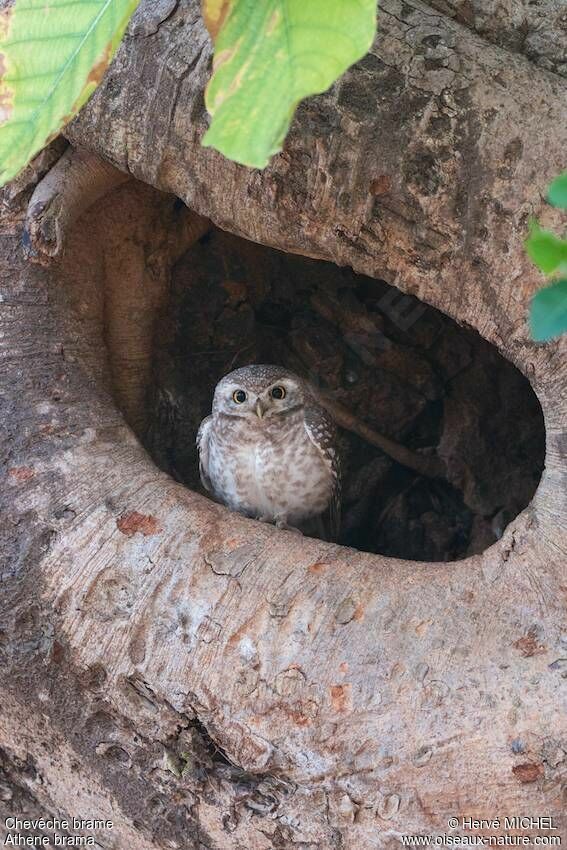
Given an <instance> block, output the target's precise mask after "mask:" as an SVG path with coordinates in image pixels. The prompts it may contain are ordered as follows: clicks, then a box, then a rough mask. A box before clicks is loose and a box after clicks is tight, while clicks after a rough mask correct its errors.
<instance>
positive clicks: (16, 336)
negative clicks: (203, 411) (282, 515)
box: [0, 0, 567, 850]
mask: <svg viewBox="0 0 567 850" xmlns="http://www.w3.org/2000/svg"><path fill="white" fill-rule="evenodd" d="M485 5H486V4H484V3H482V2H480V0H479V3H478V4H477V7H475V6H474V5H473V4H472V3H465V4H461V5H460V6H459V4H454V3H449V2H447V3H442V2H437V0H436V2H435V3H433V2H431V4H430V6H435V7H436V10H437V9H441V11H433V10H432V8H429V7H427V6H425V5H424V4H421V3H418V2H416V1H415V0H406V2H396V0H384V2H383V3H382V4H381V9H380V27H379V34H378V37H377V40H376V44H375V46H374V48H373V50H372V53H371V54H369V55H368V56H367V57H366V58H365V59H364V60H362V62H360V63H359V64H358V65H357V66H356V67H355V68H354V69H352V70H351V71H349V72H348V73H347V75H346V76H345V77H344V78H343V79H342V80H341V81H340V82H339V83H337V85H336V86H334V87H333V89H332V90H331V91H330V92H329V93H327V94H325V95H323V96H321V97H318V98H314V99H312V100H309V101H307V102H306V103H305V104H304V105H302V106H301V108H300V110H299V112H298V117H297V120H296V121H295V122H294V125H293V128H292V133H291V135H290V137H289V139H288V141H287V142H286V145H285V149H284V152H283V153H282V154H281V155H279V156H278V157H276V158H275V159H274V161H273V162H272V164H271V165H270V167H269V168H268V169H266V170H265V171H264V172H257V171H250V170H247V169H245V168H242V167H239V166H237V165H234V164H232V163H230V162H227V161H226V160H224V159H223V158H222V157H221V156H220V155H219V154H217V153H216V152H214V151H211V150H208V149H202V148H201V147H200V146H199V142H200V139H201V137H202V134H203V131H204V128H205V125H206V118H205V113H204V107H203V87H204V84H205V81H206V78H207V74H208V71H209V65H210V62H209V60H210V48H209V44H208V40H207V38H206V35H205V32H204V30H203V27H202V24H201V21H200V18H199V10H198V3H197V2H195V1H194V0H180V2H178V3H175V2H171V3H151V2H149V0H148V2H144V0H143V2H142V4H141V6H140V8H139V10H138V12H137V14H136V17H135V19H134V21H133V23H132V25H131V27H130V30H129V34H128V36H127V38H126V40H125V43H124V44H123V45H122V47H121V49H120V52H119V54H118V56H117V59H116V61H115V62H114V64H113V66H112V68H111V69H110V71H109V73H108V74H107V76H106V78H105V81H104V83H103V84H102V86H101V88H100V89H99V91H98V92H97V93H96V95H95V96H94V98H93V100H92V101H91V103H90V104H89V105H88V106H87V108H86V109H84V110H83V112H82V113H81V115H80V116H79V118H78V119H77V120H76V121H75V122H74V123H73V125H72V126H71V127H70V128H69V130H68V134H67V135H68V138H69V139H70V140H71V142H72V144H73V145H75V146H82V147H83V148H88V149H90V150H91V151H93V152H95V153H96V154H97V155H98V156H100V157H101V158H102V159H104V160H106V161H107V162H110V163H112V164H113V165H114V166H116V167H117V168H118V169H119V170H121V171H123V172H124V173H128V174H130V175H132V176H134V177H135V178H137V180H138V181H140V182H135V181H132V180H131V181H129V182H128V183H126V184H125V185H120V186H118V183H119V182H120V181H119V180H118V179H115V178H116V174H114V175H111V177H112V179H110V180H109V185H110V184H112V183H114V185H115V188H114V189H112V191H111V192H110V193H109V194H107V195H106V196H105V197H103V198H102V199H99V200H97V201H96V203H95V204H94V206H92V207H91V208H90V209H89V210H88V211H87V212H85V213H84V214H82V217H81V218H80V219H79V220H76V219H74V217H73V216H72V215H70V214H67V213H65V215H62V216H61V214H60V213H59V212H57V211H56V212H55V213H53V216H54V217H55V219H56V220H57V221H63V222H64V228H65V232H64V234H63V235H62V236H61V234H59V237H61V239H60V241H57V240H56V242H57V244H56V246H55V248H54V249H53V250H47V249H46V245H51V246H52V247H53V245H54V244H55V243H54V242H53V241H51V242H50V241H49V239H48V238H47V236H46V234H49V233H51V232H52V231H50V230H49V227H47V224H46V220H47V218H48V216H49V215H50V213H49V210H50V209H51V210H54V209H56V210H59V209H63V210H67V211H68V210H69V203H71V202H70V201H69V198H68V197H67V195H69V193H70V190H69V186H68V185H59V184H58V183H57V181H56V180H52V182H51V185H49V186H48V187H47V191H46V192H45V191H44V190H43V189H41V188H40V189H39V190H36V194H35V195H34V197H35V198H36V200H37V198H38V197H41V198H42V201H41V204H39V205H38V203H37V202H36V203H35V206H34V204H33V203H32V205H31V206H30V209H29V212H26V204H27V201H28V200H29V196H30V190H31V187H32V185H31V184H32V183H34V182H36V181H37V179H38V178H39V177H41V176H42V173H41V172H42V171H44V170H45V169H46V168H47V167H48V166H49V165H50V164H51V160H50V159H49V156H50V154H49V152H48V153H47V154H45V155H44V159H43V160H41V158H40V161H39V163H36V165H35V168H31V169H29V170H28V172H27V173H26V175H24V176H23V177H22V178H20V179H19V181H16V182H15V183H14V184H12V186H11V187H8V189H7V191H6V192H5V204H4V208H3V211H2V231H1V236H0V264H1V268H2V276H1V284H0V286H1V290H0V292H1V296H0V301H1V310H0V319H1V323H2V332H1V334H0V354H1V357H2V364H3V365H2V371H1V376H0V386H1V390H2V394H1V398H2V417H1V422H2V456H3V463H4V467H3V472H2V474H3V486H2V493H1V496H0V499H1V504H2V514H1V520H0V533H1V544H2V549H1V551H2V558H3V567H2V573H1V576H2V582H1V584H0V600H1V610H2V616H1V621H0V657H1V661H2V663H1V665H0V667H1V676H2V687H3V692H2V696H3V698H2V705H1V709H0V759H1V761H0V770H1V774H0V792H1V793H0V800H2V801H3V802H2V803H1V804H0V805H1V810H2V813H3V819H2V820H4V817H8V816H11V815H18V816H19V815H21V814H22V812H29V813H30V814H35V815H37V814H38V813H44V814H45V813H58V814H59V815H62V816H68V817H71V816H76V817H79V818H99V819H109V820H111V821H112V823H113V826H112V828H106V829H104V828H103V829H98V830H94V829H91V828H90V826H88V825H87V826H86V827H85V828H83V829H81V828H77V829H75V830H74V831H75V833H76V834H83V835H88V834H91V835H96V839H97V841H98V843H99V845H100V846H101V847H105V848H106V847H108V848H129V847H133V848H140V850H145V848H148V850H149V848H161V847H180V848H219V849H220V848H222V850H225V848H235V850H236V848H241V847H246V848H254V850H256V848H258V850H263V848H291V847H294V846H300V847H304V848H333V847H335V848H352V850H354V848H372V847H385V846H387V845H389V844H390V843H392V846H393V845H394V843H399V842H400V841H401V836H402V835H405V834H413V833H421V834H428V835H438V834H442V833H447V832H448V833H449V834H451V835H456V834H462V835H472V834H475V830H474V829H472V828H467V827H466V825H463V823H462V820H461V819H462V818H464V817H474V818H487V819H490V820H491V821H492V820H493V819H494V818H496V817H497V818H499V819H500V824H499V825H497V826H496V825H493V826H491V827H488V828H486V829H485V830H484V834H488V835H503V834H504V833H506V832H514V829H509V828H506V826H505V823H504V818H505V817H512V816H515V815H518V816H520V815H524V816H525V815H532V816H553V817H554V818H555V826H556V827H557V828H558V831H557V832H554V833H550V832H546V833H544V834H546V835H560V834H562V833H561V831H560V830H561V828H563V829H564V828H565V821H564V820H562V818H564V814H563V813H564V811H565V800H564V797H562V794H563V793H564V782H565V769H566V765H567V756H566V753H567V723H566V721H565V713H564V711H562V704H561V688H562V686H563V689H564V684H565V675H566V672H565V671H566V664H567V661H566V660H565V659H566V656H567V644H566V642H567V637H566V635H567V625H566V623H565V616H564V611H565V593H566V587H565V585H566V580H565V564H566V561H567V533H566V531H565V521H564V518H565V511H566V508H567V498H566V492H567V487H566V480H567V479H566V469H567V460H566V446H567V443H566V437H565V434H566V424H567V394H566V383H567V367H566V363H565V350H566V342H565V340H566V338H565V337H563V338H562V339H561V340H559V341H556V342H553V343H550V344H548V345H544V346H542V345H535V344H534V343H533V342H531V341H530V339H529V333H528V328H527V324H526V313H527V306H528V303H529V299H530V297H531V295H532V294H533V293H534V292H535V291H536V289H537V288H538V286H540V285H541V280H540V277H539V275H538V273H537V272H536V271H535V270H534V269H533V268H532V267H531V265H530V263H529V261H528V260H527V259H526V257H525V254H524V251H523V240H524V238H525V234H526V228H527V222H528V218H529V216H530V215H536V216H538V217H540V219H541V220H542V221H543V222H544V223H546V224H556V223H557V222H558V221H559V217H558V215H557V214H556V213H555V212H553V211H552V210H551V209H550V208H547V207H546V206H545V204H544V202H543V195H544V192H545V188H546V186H547V184H548V183H549V181H550V179H551V178H552V177H554V176H555V175H556V174H557V173H558V172H559V171H560V169H561V167H562V166H564V161H563V157H564V151H565V149H566V143H567V128H566V124H565V120H564V118H565V94H566V91H567V84H566V81H565V80H564V79H563V78H562V77H561V76H560V75H559V73H557V72H558V71H560V70H561V67H562V66H561V63H560V61H559V59H558V57H559V56H560V46H561V44H560V39H561V37H562V32H563V30H561V26H562V24H561V21H560V18H561V15H560V3H559V2H557V3H553V2H549V3H548V4H547V5H548V7H549V15H550V18H549V20H550V21H551V20H553V21H555V23H554V24H553V23H549V27H551V28H553V26H555V29H554V30H553V32H554V33H555V34H556V35H557V44H558V49H557V54H553V49H552V46H553V44H554V42H553V39H550V40H549V41H548V42H547V47H546V51H544V52H540V53H538V51H537V50H536V49H535V48H534V46H533V45H534V43H535V44H536V45H537V43H538V42H537V38H536V34H537V32H538V26H539V25H540V22H539V21H538V20H536V19H535V17H531V16H535V15H536V12H534V11H533V10H532V7H530V8H529V9H528V10H527V11H526V17H525V19H524V24H523V26H524V30H525V32H526V36H525V40H524V42H522V41H521V39H516V40H513V39H512V40H510V39H508V40H506V39H505V38H503V37H502V33H505V34H506V33H508V35H510V33H514V32H515V29H514V27H515V24H514V23H513V21H512V20H510V21H508V20H507V19H506V18H505V16H504V13H502V14H503V17H502V20H501V21H500V24H501V26H500V28H499V29H498V30H497V29H495V28H493V29H491V30H490V31H489V32H488V31H487V30H486V26H484V25H483V26H481V25H480V24H482V21H483V20H484V18H483V16H482V15H483V9H484V7H485ZM457 6H459V9H458V10H457V12H458V14H457V13H456V12H455V9H456V8H457ZM445 7H446V8H445ZM475 8H476V17H475ZM459 10H460V11H459ZM467 10H468V11H467ZM471 10H472V11H471ZM444 12H446V13H447V16H445V15H444V14H443V13H444ZM465 12H466V14H465ZM449 15H455V17H454V18H452V17H450V16H449ZM554 15H555V17H554ZM467 16H468V19H467ZM471 16H472V17H471ZM479 21H480V24H479ZM467 24H470V28H469V26H467ZM473 24H474V25H477V29H478V32H475V31H474V26H473ZM525 45H527V46H528V47H529V50H527V53H528V55H527V56H526V55H522V52H521V50H522V48H523V47H524V46H525ZM550 45H551V46H550ZM515 51H516V52H515ZM548 69H551V70H548ZM59 153H60V150H58V151H57V154H59ZM81 156H82V154H81ZM60 167H61V166H60ZM38 171H39V172H40V173H38ZM142 184H150V185H142ZM41 186H45V184H40V187H41ZM152 187H153V188H152ZM158 190H161V191H158ZM38 191H39V195H38V194H37V192H38ZM42 192H43V194H42ZM71 194H72V193H71ZM101 194H103V192H102V191H100V192H99V191H98V190H97V191H96V192H93V197H92V200H93V201H94V200H95V198H96V197H98V196H99V195H101ZM173 196H178V197H179V198H181V199H182V200H183V201H184V202H185V203H186V204H187V207H188V208H189V210H191V212H190V211H189V210H187V209H185V208H183V209H180V208H179V206H180V205H179V204H178V203H176V202H175V198H174V197H173ZM46 197H48V198H49V201H46ZM54 198H56V200H58V201H60V202H61V204H60V207H52V206H51V204H52V203H53V202H54V201H53V199H54ZM75 202H76V201H75V200H74V199H73V201H72V203H75ZM86 206H88V204H83V205H81V204H77V207H76V209H77V215H78V214H79V212H81V211H82V207H86ZM26 215H27V216H28V220H27V230H26V233H28V238H27V239H25V238H24V239H22V236H23V232H24V219H25V216H26ZM201 216H204V217H206V218H207V219H211V220H212V221H213V222H214V223H215V224H217V225H219V226H220V227H222V228H225V229H227V230H230V231H232V232H234V233H236V234H239V235H242V236H244V237H246V238H247V239H251V240H254V241H258V242H262V243H265V244H267V245H271V246H274V247H276V248H279V249H281V250H284V251H288V252H294V253H301V254H305V255H308V256H311V257H318V258H323V259H330V260H333V261H334V262H336V263H337V264H340V265H349V266H352V267H353V268H354V269H355V270H356V271H358V272H362V273H364V274H367V275H370V276H373V277H381V278H382V279H384V280H386V281H388V282H390V283H393V284H395V285H396V286H397V287H399V289H401V290H402V291H403V292H407V293H411V294H413V295H416V296H417V297H418V298H420V299H422V300H423V301H425V302H427V303H428V304H431V305H433V306H435V307H437V308H438V309H440V310H441V311H443V312H444V313H446V314H448V315H450V316H452V317H453V318H455V319H456V320H457V321H458V322H459V323H461V324H467V325H470V326H472V327H473V328H475V329H477V330H478V332H479V333H480V334H481V335H482V336H483V337H485V338H486V339H487V340H489V341H490V342H491V343H493V344H494V345H495V346H496V347H497V348H498V349H499V350H500V352H501V353H502V354H503V355H504V356H506V357H507V358H508V359H510V360H511V361H513V362H514V363H515V364H516V365H517V366H518V367H519V368H520V369H521V370H522V371H523V373H524V374H525V375H526V376H527V378H528V379H529V381H530V383H531V385H532V387H533V388H534V390H535V391H536V393H537V395H538V398H539V400H540V402H541V405H542V408H543V412H544V417H545V426H546V441H547V453H546V469H545V472H544V475H543V478H542V481H541V483H540V486H539V489H538V491H537V493H536V495H535V497H534V499H533V501H532V503H531V504H530V505H529V507H528V508H527V509H526V510H525V511H524V512H523V513H522V514H521V515H520V516H519V517H517V519H516V520H515V521H514V522H513V523H512V524H511V525H510V526H509V527H508V528H507V529H506V531H505V533H504V536H503V537H502V539H501V540H500V541H499V542H498V543H497V544H496V545H494V546H493V547H491V548H490V549H489V550H488V551H486V552H484V553H483V554H482V555H478V556H474V557H472V558H468V559H466V560H464V561H459V562H456V563H450V564H427V563H415V562H407V561H401V560H394V559H388V558H385V557H382V556H379V555H370V554H366V553H361V552H357V551H354V550H351V549H345V548H342V547H340V546H335V545H332V544H329V543H324V542H322V541H319V540H314V539H309V538H301V537H298V536H297V535H292V534H289V533H288V532H280V531H277V530H275V529H274V528H272V527H270V526H266V525H264V524H259V523H255V522H253V521H250V520H247V519H244V518H243V517H240V516H238V515H236V514H233V513H230V512H229V511H227V510H225V509H224V508H222V507H221V506H219V505H215V504H213V503H211V502H210V501H208V500H206V499H204V498H203V497H201V496H199V495H197V494H195V493H192V492H191V491H189V490H187V489H185V488H183V487H182V486H180V485H179V484H176V483H175V482H174V481H173V480H172V479H171V478H169V477H168V476H167V475H165V474H164V473H162V472H160V471H159V470H158V469H157V468H156V467H155V465H154V464H153V462H152V461H151V459H150V458H149V457H148V456H147V454H146V453H145V451H144V450H143V449H142V447H141V445H140V444H139V442H138V440H137V439H136V437H135V436H134V432H133V431H132V430H131V428H130V427H129V425H127V424H126V421H127V422H128V423H130V425H131V426H132V428H133V429H134V430H135V431H137V432H140V431H141V430H142V429H143V427H144V424H145V423H144V394H145V391H146V388H147V385H148V381H149V375H150V372H151V342H152V333H153V328H154V320H155V316H156V315H157V313H158V312H159V310H160V307H161V305H162V304H163V303H164V301H165V299H166V298H167V285H168V274H169V269H170V268H171V265H172V264H173V262H174V261H175V259H176V258H177V257H178V256H180V254H181V253H183V251H184V250H185V248H186V247H187V246H188V245H189V244H191V242H192V241H193V240H194V239H195V238H197V236H199V235H200V234H201V233H202V232H203V231H204V229H205V228H206V227H207V223H206V221H205V220H204V219H203V218H201ZM53 232H54V231H53ZM59 237H58V238H59ZM30 240H31V249H32V250H31V253H32V254H33V253H34V252H35V253H37V256H35V257H31V258H30V257H29V254H30V246H29V244H28V243H29V241H30ZM63 241H64V251H63V253H62V254H61V253H60V247H61V244H62V243H63ZM60 242H61V244H60ZM49 254H55V255H56V256H55V258H54V259H51V260H50V259H49V258H48V257H47V255H49ZM33 259H35V260H40V261H41V262H39V263H38V262H32V260H33ZM116 402H118V404H119V406H120V408H121V409H122V411H123V414H124V417H126V421H125V419H124V418H123V415H122V414H121V413H119V412H118V408H117V403H116ZM563 707H564V704H563ZM451 817H457V818H458V819H460V821H461V822H460V824H459V828H458V829H457V830H453V829H451V828H450V825H448V821H449V818H451ZM3 828H4V831H5V832H9V831H10V830H9V828H8V827H6V826H3ZM516 831H519V834H525V835H535V834H538V833H539V834H541V833H542V830H541V829H540V830H538V829H532V830H530V829H528V828H521V829H519V830H516ZM40 832H41V830H40ZM44 832H45V833H46V834H49V830H44ZM69 832H73V829H72V827H71V828H70V829H69ZM26 834H31V833H26ZM563 835H565V833H563Z"/></svg>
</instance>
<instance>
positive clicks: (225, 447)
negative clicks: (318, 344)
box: [197, 365, 340, 539]
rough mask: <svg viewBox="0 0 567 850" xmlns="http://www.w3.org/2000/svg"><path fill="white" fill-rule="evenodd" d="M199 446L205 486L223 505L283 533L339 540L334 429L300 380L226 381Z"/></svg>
mask: <svg viewBox="0 0 567 850" xmlns="http://www.w3.org/2000/svg"><path fill="white" fill-rule="evenodd" d="M197 446H198V448H199V462H200V472H201V480H202V482H203V485H204V487H205V488H206V489H207V490H208V491H209V492H211V493H212V495H213V496H214V497H215V498H216V499H218V501H220V502H222V503H223V504H225V505H227V506H228V507H229V508H231V509H232V510H235V511H239V512H240V513H243V514H245V515H246V516H250V517H254V518H255V519H261V520H264V521H266V522H273V523H275V524H276V525H277V526H278V527H279V528H289V527H292V528H298V527H299V528H303V529H304V530H313V529H314V530H315V531H318V532H319V533H321V534H322V535H323V536H326V537H329V539H336V536H337V534H338V528H339V519H340V479H339V466H338V457H337V451H336V428H335V424H334V422H333V420H332V419H331V418H330V416H329V415H328V413H327V412H326V411H325V410H324V408H322V407H321V405H320V404H319V403H318V402H317V400H316V398H315V395H314V392H313V390H312V388H311V387H310V386H309V384H308V383H307V382H306V381H303V380H302V379H301V378H299V377H298V376H297V375H294V374H293V372H289V371H288V370H287V369H284V368H283V367H280V366H264V365H254V366H244V367H243V368H241V369H235V371H234V372H231V373H230V374H228V375H226V376H225V377H224V378H223V379H222V380H221V381H219V383H218V384H217V386H216V389H215V394H214V398H213V412H212V414H211V415H210V416H207V418H206V419H203V421H202V423H201V426H200V428H199V432H198V434H197ZM317 524H318V525H319V527H318V528H317Z"/></svg>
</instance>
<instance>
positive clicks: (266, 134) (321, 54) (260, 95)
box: [203, 0, 376, 168]
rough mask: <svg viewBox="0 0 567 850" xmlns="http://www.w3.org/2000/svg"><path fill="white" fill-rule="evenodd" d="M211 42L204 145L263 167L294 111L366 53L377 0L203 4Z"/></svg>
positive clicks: (221, 0)
mask: <svg viewBox="0 0 567 850" xmlns="http://www.w3.org/2000/svg"><path fill="white" fill-rule="evenodd" d="M203 13H204V16H205V21H206V23H207V26H208V28H209V31H210V33H211V35H212V37H213V39H214V41H215V58H214V62H213V75H212V78H211V80H210V82H209V85H208V86H207V91H206V97H205V100H206V105H207V109H208V110H209V112H210V114H211V115H212V116H213V120H212V123H211V127H210V129H209V130H208V132H207V133H206V135H205V137H204V139H203V144H204V145H206V146H210V147H214V148H216V149H217V150H219V151H221V153H223V154H224V155H225V156H226V157H228V158H229V159H233V160H235V161H236V162H240V163H242V164H243V165H249V166H253V167H255V168H263V167H264V166H265V165H267V163H268V160H269V158H270V156H271V155H272V154H274V153H277V152H278V151H279V150H281V146H282V142H283V139H284V137H285V134H286V132H287V130H288V127H289V125H290V122H291V119H292V116H293V113H294V110H295V108H296V106H297V104H298V103H299V101H300V100H302V99H303V98H304V97H307V96H308V95H311V94H317V93H320V92H323V91H325V90H326V89H328V88H329V86H331V85H332V83H333V82H334V81H335V80H336V79H337V77H339V76H340V75H341V74H342V73H343V72H344V71H345V70H346V69H347V68H348V67H349V65H352V64H353V63H354V62H356V61H357V60H358V59H360V58H361V57H362V56H364V54H365V53H366V52H367V50H368V49H369V47H370V45H371V44H372V40H373V38H374V34H375V30H376V0H203Z"/></svg>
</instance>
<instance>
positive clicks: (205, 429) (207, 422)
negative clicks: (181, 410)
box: [195, 416, 213, 493]
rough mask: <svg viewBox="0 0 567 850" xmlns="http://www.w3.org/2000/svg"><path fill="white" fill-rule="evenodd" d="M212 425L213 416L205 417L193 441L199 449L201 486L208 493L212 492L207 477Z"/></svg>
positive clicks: (211, 486) (209, 480)
mask: <svg viewBox="0 0 567 850" xmlns="http://www.w3.org/2000/svg"><path fill="white" fill-rule="evenodd" d="M212 425H213V417H212V416H207V417H205V419H203V421H202V422H201V424H200V425H199V430H198V431H197V439H196V441H195V442H196V443H197V448H198V449H199V474H200V476H201V481H202V484H203V487H204V488H205V490H208V491H209V493H212V492H213V485H212V484H211V479H210V478H209V438H210V435H211V428H212Z"/></svg>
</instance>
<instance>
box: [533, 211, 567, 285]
mask: <svg viewBox="0 0 567 850" xmlns="http://www.w3.org/2000/svg"><path fill="white" fill-rule="evenodd" d="M526 251H527V252H528V255H529V257H530V259H531V260H532V261H533V262H534V263H535V264H536V266H537V267H538V268H539V269H541V271H542V272H544V274H551V273H552V272H555V271H557V270H560V269H561V268H562V266H563V264H565V263H567V242H566V241H565V240H564V239H560V238H559V237H558V236H556V235H555V234H554V233H551V231H549V230H543V229H542V228H541V227H540V226H539V224H537V223H533V224H532V228H531V233H530V235H529V237H528V239H527V240H526ZM566 271H567V269H566Z"/></svg>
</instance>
